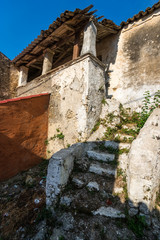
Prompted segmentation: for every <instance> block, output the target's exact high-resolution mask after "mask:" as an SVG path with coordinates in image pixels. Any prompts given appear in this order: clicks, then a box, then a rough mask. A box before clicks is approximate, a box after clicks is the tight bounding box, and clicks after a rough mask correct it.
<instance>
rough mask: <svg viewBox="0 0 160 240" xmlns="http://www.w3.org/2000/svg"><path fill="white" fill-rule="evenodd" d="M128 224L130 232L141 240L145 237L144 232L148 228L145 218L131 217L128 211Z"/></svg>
mask: <svg viewBox="0 0 160 240" xmlns="http://www.w3.org/2000/svg"><path fill="white" fill-rule="evenodd" d="M125 215H126V220H125V221H126V224H127V226H128V228H129V229H130V230H132V231H133V233H134V234H135V235H136V236H137V237H138V238H139V237H143V231H144V229H145V228H146V227H147V224H146V220H145V216H140V215H136V216H132V217H131V216H130V215H129V213H128V211H126V214H125Z"/></svg>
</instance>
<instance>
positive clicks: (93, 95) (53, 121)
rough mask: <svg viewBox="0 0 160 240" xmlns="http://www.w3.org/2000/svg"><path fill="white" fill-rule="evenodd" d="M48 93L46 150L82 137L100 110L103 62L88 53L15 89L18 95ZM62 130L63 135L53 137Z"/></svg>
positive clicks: (85, 134)
mask: <svg viewBox="0 0 160 240" xmlns="http://www.w3.org/2000/svg"><path fill="white" fill-rule="evenodd" d="M44 92H47V93H50V94H51V96H50V111H49V124H48V139H49V146H48V151H49V152H50V153H53V152H55V151H57V150H59V149H61V148H64V147H66V146H67V145H68V144H73V143H76V142H77V141H85V140H87V138H88V137H89V136H90V133H91V130H92V128H93V127H94V125H95V123H96V121H97V120H98V118H99V116H100V113H101V105H102V99H103V98H104V97H105V78H104V65H103V64H102V63H101V62H100V61H99V60H98V59H97V58H95V57H94V56H92V55H91V54H87V55H84V56H82V57H80V58H78V59H76V60H74V61H71V62H70V63H68V64H66V65H64V66H61V67H60V68H58V69H56V70H51V71H50V72H48V73H47V74H46V75H42V76H41V77H39V78H37V79H35V80H33V81H31V82H30V83H28V84H27V85H26V86H25V87H21V88H19V89H18V96H28V95H32V94H39V93H44ZM59 133H63V135H64V139H59V137H54V136H55V135H58V134H59Z"/></svg>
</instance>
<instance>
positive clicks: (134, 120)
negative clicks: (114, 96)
mask: <svg viewBox="0 0 160 240" xmlns="http://www.w3.org/2000/svg"><path fill="white" fill-rule="evenodd" d="M102 103H103V104H105V103H106V102H105V101H104V100H103V102H102ZM159 106H160V90H158V91H157V92H156V93H155V95H154V96H153V97H152V96H151V95H150V93H149V91H146V92H145V93H144V100H143V106H142V109H141V111H140V112H135V111H131V109H130V108H127V109H125V108H124V107H123V106H122V105H121V104H120V107H119V115H114V113H109V114H108V115H107V116H106V118H105V119H99V120H98V121H97V123H96V124H95V126H94V128H93V129H92V133H93V132H95V131H96V130H97V129H98V128H99V126H100V125H101V124H102V125H103V126H104V127H106V130H105V132H104V136H103V138H102V140H114V141H116V142H126V143H131V142H132V141H133V140H134V139H135V138H136V136H137V135H138V133H139V131H140V129H141V128H142V127H143V126H144V124H145V122H146V121H147V119H148V117H149V116H150V115H151V113H152V112H153V110H154V109H155V108H157V107H159ZM114 123H115V124H114Z"/></svg>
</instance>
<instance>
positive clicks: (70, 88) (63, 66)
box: [0, 2, 160, 239]
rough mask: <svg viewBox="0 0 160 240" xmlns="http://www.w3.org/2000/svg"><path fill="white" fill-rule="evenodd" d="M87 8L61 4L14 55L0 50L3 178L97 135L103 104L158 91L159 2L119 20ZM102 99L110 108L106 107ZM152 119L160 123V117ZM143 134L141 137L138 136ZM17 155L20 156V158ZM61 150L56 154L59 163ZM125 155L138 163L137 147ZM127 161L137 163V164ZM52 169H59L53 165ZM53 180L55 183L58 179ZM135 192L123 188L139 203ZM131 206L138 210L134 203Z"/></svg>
mask: <svg viewBox="0 0 160 240" xmlns="http://www.w3.org/2000/svg"><path fill="white" fill-rule="evenodd" d="M92 7H93V6H92V5H91V6H89V7H87V8H85V9H83V10H80V9H76V10H75V11H74V12H71V11H68V10H66V11H65V12H64V13H62V14H61V15H60V17H58V18H57V19H56V21H54V22H53V23H52V24H51V25H50V26H49V28H48V29H47V30H45V31H43V30H42V31H41V34H40V35H39V36H38V37H37V38H36V39H34V41H33V42H31V44H29V45H28V46H27V47H26V48H25V49H24V50H23V51H22V52H21V53H20V54H19V55H18V56H16V57H15V58H14V59H13V60H12V61H10V60H9V59H8V58H7V57H6V56H4V55H3V54H2V53H0V84H1V87H0V100H1V102H0V116H1V119H2V118H3V120H1V121H0V135H1V138H0V143H1V146H3V145H4V142H5V144H6V146H7V145H8V146H10V149H11V150H8V152H9V153H7V154H8V155H6V148H4V147H2V150H1V152H0V158H1V159H4V160H1V161H0V180H4V179H7V178H9V177H11V176H13V175H15V174H17V173H18V172H19V171H22V170H25V169H28V168H29V167H31V166H33V165H35V164H37V163H38V162H40V161H41V158H42V157H44V158H45V157H46V155H47V158H50V157H51V156H52V155H53V154H54V153H55V152H57V151H59V150H60V149H63V148H67V147H69V146H70V145H72V144H75V143H77V142H85V141H87V140H89V141H95V140H97V135H93V134H92V133H93V131H92V129H94V126H95V124H96V123H97V121H98V120H99V118H100V116H101V115H103V112H104V111H103V108H104V107H105V109H107V108H109V107H110V106H111V109H112V111H115V109H116V107H117V106H118V107H119V106H120V104H122V105H123V106H124V107H125V108H131V109H132V110H137V111H139V110H140V108H141V106H142V102H143V100H144V93H145V92H146V91H149V92H150V94H151V95H152V96H154V94H155V93H156V91H157V90H159V89H160V66H159V62H160V2H158V3H156V4H155V5H153V7H151V8H147V9H146V10H145V11H141V12H139V13H138V14H136V15H135V16H133V17H132V18H129V19H128V20H127V21H126V22H122V23H121V25H120V26H117V25H116V24H114V23H113V22H112V21H111V20H108V19H103V20H102V21H100V18H98V17H96V16H94V13H95V11H94V10H93V11H91V8H92ZM107 101H108V102H107ZM105 103H107V104H108V106H104V104H105ZM109 104H110V105H109ZM117 104H118V105H117ZM106 111H108V110H106ZM155 113H156V114H157V115H156V116H157V118H154V117H152V119H151V120H150V123H148V126H150V127H151V125H153V124H151V121H152V120H153V122H154V119H159V118H158V116H159V115H158V114H159V112H158V111H157V112H155ZM8 119H10V121H8ZM156 121H157V122H156V124H159V120H156ZM17 122H18V124H17ZM19 126H21V127H19ZM155 126H158V125H155ZM152 127H153V126H152ZM156 131H158V130H155V132H156ZM155 134H157V132H156V133H155ZM156 136H157V135H156ZM142 138H143V142H145V137H144V136H143V134H142ZM99 139H100V138H99ZM155 139H158V137H157V138H156V137H155ZM155 141H156V140H155ZM157 141H158V140H157ZM17 142H18V145H19V146H18V147H17ZM139 144H140V143H139ZM157 144H158V143H157ZM86 146H87V145H85V146H84V145H83V146H82V145H77V146H76V147H75V149H76V150H75V151H76V154H82V152H83V151H88V150H91V149H90V145H89V147H88V149H87V147H86ZM135 146H136V144H135ZM156 146H158V145H156ZM83 147H84V149H85V148H86V149H87V150H84V149H83ZM148 148H149V147H148ZM8 149H9V147H8ZM157 149H158V148H157ZM157 149H156V150H155V152H156V151H158V150H157ZM68 151H69V150H68ZM17 152H18V155H19V157H17ZM71 152H72V150H71ZM135 152H136V151H135ZM21 153H22V154H21ZM14 154H15V156H14ZM56 154H58V153H56ZM67 154H69V153H67ZM155 154H158V153H157V152H156V153H155ZM22 155H23V156H24V155H25V159H24V158H23V162H22ZM64 155H65V153H64ZM64 155H63V153H62V155H60V157H61V158H62V162H63V161H64V159H63V157H64ZM73 155H74V154H73ZM53 156H54V155H53ZM56 156H57V158H58V156H59V155H56ZM56 156H55V159H54V157H53V159H54V160H55V162H56V159H57V158H56ZM68 156H70V155H67V158H66V159H68ZM156 156H158V155H156ZM72 157H73V156H72ZM72 157H71V158H72ZM6 158H7V159H8V162H6V160H5V159H6ZM130 158H131V159H133V160H132V161H133V162H134V161H135V159H134V151H132V154H130ZM31 159H32V160H31ZM157 159H158V157H157ZM66 161H68V160H66ZM72 161H73V159H72ZM11 162H12V163H13V164H14V166H15V167H14V169H13V167H12V164H10V163H11ZM143 163H144V162H143ZM67 164H68V165H67ZM72 164H73V163H66V169H63V171H62V172H63V174H64V178H66V179H65V180H64V179H63V180H64V182H65V183H66V181H67V180H68V177H69V174H70V170H71V169H72V167H73V166H71V165H72ZM153 165H154V166H151V165H147V164H146V168H148V166H151V169H154V171H153V172H152V173H150V174H152V177H153V175H154V178H153V181H154V183H153V181H152V183H151V180H150V184H151V185H152V186H149V187H148V189H151V192H152V193H151V194H152V195H154V199H153V201H151V199H150V200H146V204H147V206H148V208H149V209H152V207H153V205H154V203H155V194H156V193H155V192H156V191H157V189H158V187H159V179H160V176H159V174H160V170H159V169H160V164H159V163H157V160H155V162H154V163H153ZM130 166H131V164H130V165H129V167H130ZM155 166H156V167H155ZM54 167H55V165H54ZM132 167H133V168H136V169H137V168H139V167H138V164H137V165H136V166H132ZM126 168H127V166H126ZM4 169H5V170H4ZM6 169H8V170H7V171H6ZM50 169H51V170H53V172H54V171H56V167H55V168H53V166H52V165H50ZM54 169H55V170H54ZM155 169H157V170H155ZM51 170H49V171H51ZM65 171H66V172H65ZM54 173H55V172H54ZM50 174H51V173H50ZM56 174H57V173H55V176H56ZM140 174H142V175H143V173H140ZM145 174H146V173H144V175H145ZM51 178H52V177H51ZM144 178H145V177H144ZM129 179H130V180H129V181H130V182H129V184H130V185H131V187H132V185H134V186H136V183H137V182H136V181H140V180H139V179H138V180H137V179H136V180H135V179H134V183H132V176H129ZM63 180H62V182H63ZM48 181H49V180H48ZM146 181H147V180H146ZM57 184H58V185H57V186H58V187H59V182H58V183H57ZM50 185H52V184H51V183H48V187H47V191H48V192H47V194H48V195H47V201H48V205H51V204H52V203H53V202H54V200H55V199H54V194H53V192H52V193H51V191H53V186H51V189H49V186H50ZM62 185H63V184H62ZM58 187H57V188H58ZM94 187H95V186H93V188H94ZM140 187H141V186H139V192H141V190H140ZM132 190H133V191H130V189H129V190H128V191H130V192H129V194H130V196H132V200H133V202H134V201H135V202H136V201H137V202H138V201H139V199H140V198H142V195H143V194H142V195H141V197H140V198H138V197H137V198H134V196H135V195H134V193H133V192H135V194H136V190H135V188H134V189H132ZM152 190H153V191H152ZM57 191H61V189H58V190H57ZM148 192H149V191H148ZM133 195H134V196H133ZM51 196H52V197H51ZM52 198H53V199H52ZM52 200H53V201H52ZM147 201H148V202H147ZM132 210H133V211H137V210H135V209H134V207H133V209H132ZM77 239H78V238H77ZM79 239H80V238H79Z"/></svg>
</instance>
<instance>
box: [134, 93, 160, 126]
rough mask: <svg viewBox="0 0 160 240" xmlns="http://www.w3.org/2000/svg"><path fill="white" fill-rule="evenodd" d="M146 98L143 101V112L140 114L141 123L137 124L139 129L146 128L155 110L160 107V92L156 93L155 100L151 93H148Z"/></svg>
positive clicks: (145, 94)
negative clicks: (145, 125)
mask: <svg viewBox="0 0 160 240" xmlns="http://www.w3.org/2000/svg"><path fill="white" fill-rule="evenodd" d="M144 96H145V98H144V100H143V106H142V112H141V113H140V114H139V122H138V124H137V126H138V128H139V129H141V128H142V127H143V126H144V124H145V122H146V121H147V119H148V117H149V116H150V115H151V113H152V112H153V110H154V109H155V108H158V107H159V106H160V90H158V91H157V92H156V93H155V95H154V97H153V99H152V97H151V94H150V92H149V91H146V92H145V93H144Z"/></svg>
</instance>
